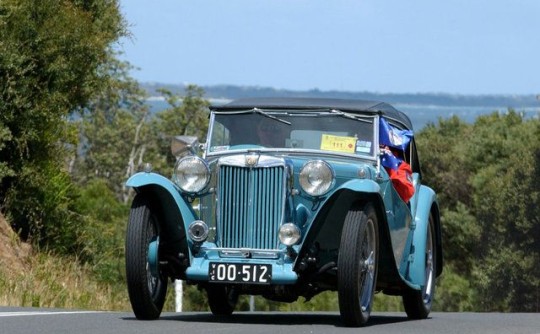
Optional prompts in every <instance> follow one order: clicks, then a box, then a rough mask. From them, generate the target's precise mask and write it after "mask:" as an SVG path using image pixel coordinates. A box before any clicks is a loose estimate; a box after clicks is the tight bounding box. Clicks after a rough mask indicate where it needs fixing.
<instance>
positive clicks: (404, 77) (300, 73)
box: [118, 0, 540, 95]
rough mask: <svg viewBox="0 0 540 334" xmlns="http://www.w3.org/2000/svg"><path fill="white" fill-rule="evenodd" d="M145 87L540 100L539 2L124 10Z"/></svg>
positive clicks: (290, 0) (303, 2)
mask: <svg viewBox="0 0 540 334" xmlns="http://www.w3.org/2000/svg"><path fill="white" fill-rule="evenodd" d="M120 7H121V11H122V13H123V14H124V17H125V19H126V21H127V23H128V25H129V30H130V32H131V37H130V38H125V39H123V40H122V41H121V42H120V45H119V47H118V48H119V50H120V51H121V52H123V56H122V58H123V59H124V60H127V61H129V62H130V63H131V64H132V65H133V66H135V67H137V70H134V71H133V72H132V73H131V74H132V76H133V77H134V78H135V79H137V80H139V81H141V82H159V83H171V84H176V83H190V84H196V85H199V86H208V85H239V86H255V87H271V88H276V89H287V90H298V91H303V90H312V89H318V90H321V91H330V90H338V91H348V92H363V91H367V92H374V93H450V94H535V95H536V94H540V1H539V0H445V1H437V0H408V1H406V0H191V1H189V0H156V1H148V0H146V1H145V0H120Z"/></svg>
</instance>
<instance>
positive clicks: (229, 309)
mask: <svg viewBox="0 0 540 334" xmlns="http://www.w3.org/2000/svg"><path fill="white" fill-rule="evenodd" d="M206 294H207V296H208V306H210V311H212V314H213V315H220V316H228V315H231V314H232V313H233V312H234V308H235V307H236V303H237V302H238V293H237V292H236V290H235V289H234V288H232V287H230V286H228V285H222V284H209V285H208V286H207V287H206Z"/></svg>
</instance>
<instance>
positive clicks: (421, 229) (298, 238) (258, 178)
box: [126, 98, 443, 326]
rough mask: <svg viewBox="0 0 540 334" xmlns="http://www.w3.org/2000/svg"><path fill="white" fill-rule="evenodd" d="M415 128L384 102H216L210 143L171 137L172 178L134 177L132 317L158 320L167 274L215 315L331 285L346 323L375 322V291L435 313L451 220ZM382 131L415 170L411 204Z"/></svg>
mask: <svg viewBox="0 0 540 334" xmlns="http://www.w3.org/2000/svg"><path fill="white" fill-rule="evenodd" d="M383 123H384V124H385V126H386V127H385V128H383V127H382V126H381V125H382V124H383ZM388 129H389V131H390V132H389V133H383V132H386V131H388ZM403 133H408V134H409V136H408V137H407V139H406V140H405V141H402V140H401V139H402V138H400V137H399V136H400V134H403ZM411 134H412V125H411V121H410V120H409V118H408V117H407V116H406V115H405V114H403V113H402V112H400V111H398V110H396V109H395V108H393V107H392V106H391V105H389V104H387V103H381V102H371V101H360V100H340V99H313V98H284V99H276V98H264V99H241V100H236V101H233V102H230V103H228V104H226V105H222V106H215V107H211V108H210V123H209V131H208V135H207V138H206V142H205V143H203V144H200V143H199V141H198V139H197V138H194V137H186V136H181V137H175V138H174V140H173V143H172V151H173V154H174V155H176V156H177V162H176V165H175V168H174V174H173V175H172V177H171V178H167V177H164V176H162V175H159V174H156V173H153V172H151V171H149V170H147V171H144V172H140V173H138V174H135V175H133V176H132V177H131V178H130V179H129V180H128V181H127V185H128V186H130V187H133V188H134V189H135V191H136V196H135V198H134V200H133V204H132V208H131V214H130V217H129V222H128V229H127V236H126V275H127V287H128V292H129V297H130V300H131V304H132V307H133V311H134V313H135V316H136V317H137V318H139V319H155V318H158V317H159V316H160V313H161V311H162V308H163V303H164V299H165V294H166V290H167V283H168V279H180V280H185V281H186V282H188V283H190V284H196V285H198V286H199V287H200V288H201V289H204V290H206V292H207V296H208V303H209V306H210V309H211V311H212V313H213V314H216V315H230V314H231V313H232V312H233V311H234V308H235V305H236V302H237V300H238V296H239V295H242V294H249V295H261V296H263V297H265V298H267V299H270V300H274V301H282V302H293V301H296V300H297V299H298V297H300V296H303V297H305V298H306V299H308V300H309V299H310V298H312V297H313V296H315V295H317V294H318V293H320V292H323V291H327V290H330V291H337V293H338V300H339V309H340V314H341V319H342V321H343V323H344V324H345V325H346V326H362V325H364V324H366V322H367V321H368V320H369V316H370V313H371V311H372V306H373V296H374V293H375V292H382V293H385V294H389V295H399V296H402V297H403V303H404V308H405V310H406V313H407V315H408V317H409V318H414V319H422V318H426V317H427V316H428V314H429V312H430V311H431V307H432V302H433V297H434V291H435V279H436V277H438V276H439V275H440V274H441V272H442V264H443V262H442V246H441V227H440V219H439V206H438V203H437V198H436V194H435V192H434V191H433V190H432V189H430V188H428V187H426V186H424V185H422V184H421V179H422V178H421V172H420V163H419V159H418V156H417V152H416V147H415V141H414V137H413V136H412V135H411ZM385 136H386V138H388V137H389V136H390V137H391V138H392V137H394V139H395V140H396V142H398V144H401V149H400V150H397V151H396V150H394V151H393V152H394V153H395V154H397V156H396V159H397V160H396V161H397V162H398V164H401V163H405V164H408V166H410V169H411V172H410V175H409V176H408V180H409V182H410V187H411V189H413V191H414V193H413V194H412V198H410V199H408V198H407V199H406V200H404V199H403V198H402V197H401V196H400V194H398V192H397V191H396V188H395V187H394V186H393V181H392V180H391V177H390V174H389V169H388V168H387V167H386V165H384V163H383V160H384V159H383V156H385V155H386V154H387V153H386V152H387V150H386V149H387V147H384V145H386V144H384V145H383V140H382V139H381V138H382V137H385ZM383 148H384V149H383ZM383 165H384V166H383Z"/></svg>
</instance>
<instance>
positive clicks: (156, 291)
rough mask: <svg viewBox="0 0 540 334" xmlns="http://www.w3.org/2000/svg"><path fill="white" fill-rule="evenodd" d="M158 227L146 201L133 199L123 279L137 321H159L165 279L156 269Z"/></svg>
mask: <svg viewBox="0 0 540 334" xmlns="http://www.w3.org/2000/svg"><path fill="white" fill-rule="evenodd" d="M158 248H159V224H158V220H157V217H156V215H155V214H154V213H153V212H152V209H151V206H150V202H149V201H148V200H147V199H146V198H145V197H143V196H137V197H135V199H134V200H133V204H132V207H131V212H130V216H129V221H128V227H127V233H126V279H127V287H128V294H129V300H130V302H131V307H132V309H133V312H134V313H135V316H136V317H137V319H144V320H152V319H157V318H159V315H160V314H161V311H162V309H163V304H164V302H165V295H166V293H167V278H166V277H164V276H163V275H162V273H161V272H160V271H159V268H158V263H159V262H158V257H159V254H158Z"/></svg>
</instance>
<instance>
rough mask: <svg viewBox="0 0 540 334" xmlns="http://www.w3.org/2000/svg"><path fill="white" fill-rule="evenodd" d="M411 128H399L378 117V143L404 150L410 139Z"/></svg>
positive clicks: (411, 134)
mask: <svg viewBox="0 0 540 334" xmlns="http://www.w3.org/2000/svg"><path fill="white" fill-rule="evenodd" d="M412 137H413V132H412V131H411V130H399V129H397V128H395V127H393V126H392V125H390V124H388V122H387V121H386V120H385V119H384V118H382V117H380V118H379V144H381V145H386V146H389V147H393V148H397V149H399V150H401V151H405V150H406V149H407V146H409V143H410V142H411V139H412Z"/></svg>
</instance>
